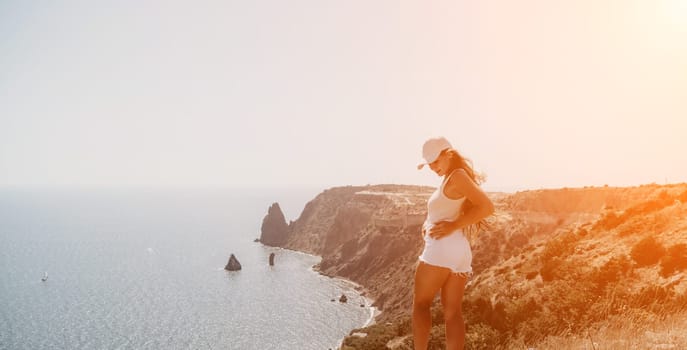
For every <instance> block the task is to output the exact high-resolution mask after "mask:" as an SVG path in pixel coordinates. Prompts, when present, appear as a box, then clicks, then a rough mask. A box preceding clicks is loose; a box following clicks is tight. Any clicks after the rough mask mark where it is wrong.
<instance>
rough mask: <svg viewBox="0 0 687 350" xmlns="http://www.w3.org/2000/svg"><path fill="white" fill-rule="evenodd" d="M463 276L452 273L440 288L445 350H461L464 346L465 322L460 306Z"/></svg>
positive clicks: (463, 288) (463, 286) (463, 290)
mask: <svg viewBox="0 0 687 350" xmlns="http://www.w3.org/2000/svg"><path fill="white" fill-rule="evenodd" d="M466 281H467V278H466V277H465V276H461V275H457V274H455V273H452V274H450V275H449V277H448V278H447V279H446V283H444V285H443V286H442V287H441V304H442V305H443V306H444V322H445V323H446V350H462V349H463V347H464V346H465V322H464V321H463V312H462V307H461V304H462V302H463V293H464V292H465V282H466Z"/></svg>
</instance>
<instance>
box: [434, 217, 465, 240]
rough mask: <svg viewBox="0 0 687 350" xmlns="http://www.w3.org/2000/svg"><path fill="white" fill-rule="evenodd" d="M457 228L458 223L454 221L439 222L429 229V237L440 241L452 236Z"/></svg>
mask: <svg viewBox="0 0 687 350" xmlns="http://www.w3.org/2000/svg"><path fill="white" fill-rule="evenodd" d="M457 228H458V227H457V225H456V223H455V222H453V221H439V222H437V223H436V224H434V226H432V228H431V229H429V236H430V237H432V238H434V239H440V238H442V237H445V236H447V235H449V234H451V233H452V232H453V231H455V230H456V229H457Z"/></svg>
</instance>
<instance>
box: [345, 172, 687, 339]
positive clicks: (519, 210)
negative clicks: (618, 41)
mask: <svg viewBox="0 0 687 350" xmlns="http://www.w3.org/2000/svg"><path fill="white" fill-rule="evenodd" d="M496 204H497V208H498V213H497V216H496V217H495V218H494V219H493V220H492V226H491V228H490V229H489V230H488V231H487V232H484V233H483V234H482V235H481V237H480V238H479V240H478V242H476V244H475V257H476V259H475V270H476V272H477V274H476V276H475V277H474V278H473V280H472V281H471V282H470V284H469V286H468V288H467V291H466V297H465V300H464V304H463V309H464V314H465V318H466V321H467V324H468V334H467V342H468V344H467V348H469V349H497V348H504V349H511V348H525V347H535V348H538V349H549V348H563V349H565V348H566V346H567V348H573V347H574V348H589V349H592V348H603V349H609V348H614V346H615V348H627V347H631V345H628V344H637V342H639V345H636V346H638V347H639V348H673V349H678V348H684V344H685V338H684V334H687V331H685V330H684V326H685V323H684V322H681V321H680V320H681V318H680V315H684V312H685V310H687V293H686V290H687V185H684V184H681V185H669V186H657V185H648V186H640V187H633V188H585V189H560V190H543V191H528V192H521V193H517V194H514V195H510V196H500V197H498V198H497V200H496ZM408 234H410V235H412V232H410V233H408ZM406 237H407V236H406ZM404 247H405V246H404ZM401 248H403V247H401ZM404 249H410V250H411V252H408V253H406V254H405V255H408V256H410V255H412V254H414V253H416V251H415V250H414V249H417V247H415V246H412V245H411V246H409V247H405V248H404ZM401 255H404V254H401ZM412 260H413V259H403V260H398V261H403V262H404V263H405V265H407V266H399V265H398V264H396V265H395V266H384V265H378V267H377V268H378V271H376V272H375V273H376V274H382V275H384V274H385V273H386V274H389V272H398V271H402V272H403V273H399V274H398V275H393V274H391V275H388V276H387V278H386V280H385V283H384V286H385V288H387V289H388V290H392V291H394V293H397V294H400V295H402V296H403V297H402V299H401V301H399V302H397V303H396V304H394V305H393V306H394V308H393V310H392V311H395V312H391V313H389V314H390V315H393V317H386V318H382V322H379V323H378V324H376V325H373V326H371V327H367V328H365V329H359V330H355V332H357V333H366V334H367V336H365V337H360V336H350V337H347V338H346V339H345V340H344V345H343V349H385V348H395V349H410V348H411V347H410V344H411V342H412V339H410V336H409V334H410V317H409V313H410V308H409V305H410V300H409V299H410V298H411V293H409V289H410V288H412V280H411V279H410V274H411V273H412V264H413V261H412ZM398 261H397V262H398ZM406 270H407V271H406ZM377 283H379V282H377ZM363 284H364V283H363ZM364 285H365V284H364ZM376 288H377V289H379V288H381V287H380V286H379V285H376ZM378 292H379V291H378ZM382 293H383V291H382ZM399 309H400V310H399ZM386 312H387V311H385V313H386ZM442 317H443V316H442V315H441V310H440V308H439V307H438V305H437V307H435V308H434V321H435V322H434V323H435V326H434V328H433V330H432V335H433V337H432V346H431V347H430V348H431V349H442V348H443V344H442V342H441V339H442V337H443V327H442ZM680 327H683V328H680ZM628 335H633V336H632V337H629V336H628ZM629 341H630V342H635V343H628V342H629ZM632 346H635V345H632Z"/></svg>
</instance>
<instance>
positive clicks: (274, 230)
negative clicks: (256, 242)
mask: <svg viewBox="0 0 687 350" xmlns="http://www.w3.org/2000/svg"><path fill="white" fill-rule="evenodd" d="M260 231H261V233H260V242H262V243H263V244H265V245H269V246H280V245H282V244H284V242H285V241H286V238H287V235H288V232H289V226H288V225H287V224H286V218H284V213H283V212H282V211H281V208H280V207H279V203H274V204H272V205H271V206H270V208H269V209H268V210H267V216H265V218H264V219H263V220H262V228H261V229H260Z"/></svg>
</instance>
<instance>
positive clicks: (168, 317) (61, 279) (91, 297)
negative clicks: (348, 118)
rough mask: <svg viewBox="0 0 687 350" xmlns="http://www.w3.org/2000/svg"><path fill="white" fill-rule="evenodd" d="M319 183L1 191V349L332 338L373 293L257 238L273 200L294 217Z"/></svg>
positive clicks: (364, 317) (365, 317)
mask: <svg viewBox="0 0 687 350" xmlns="http://www.w3.org/2000/svg"><path fill="white" fill-rule="evenodd" d="M316 194H317V191H315V190H313V189H307V190H306V189H303V190H298V189H169V188H168V189H145V188H126V189H124V188H79V189H74V188H71V189H70V188H59V189H50V188H33V189H27V188H5V189H0V349H31V350H35V349H241V350H251V349H255V350H258V349H259V350H265V349H301V350H302V349H313V350H315V349H318V350H321V349H325V350H326V349H337V348H338V346H339V345H340V342H341V340H342V338H343V337H344V336H345V335H347V334H348V333H349V332H350V331H351V330H352V329H354V328H358V327H362V326H364V325H366V324H369V323H370V322H372V319H373V314H374V308H372V307H371V306H370V304H371V302H370V300H367V299H366V298H364V297H363V296H361V295H360V294H359V292H357V291H356V289H355V287H356V286H355V285H354V284H353V283H352V282H348V281H345V280H341V279H335V278H330V277H326V276H323V275H320V274H318V273H317V272H316V271H315V270H314V269H313V265H315V264H316V263H318V262H319V259H320V258H319V257H317V256H312V255H308V254H304V253H301V252H296V251H291V250H286V249H281V248H274V247H268V246H264V245H262V244H261V243H259V242H254V240H255V239H256V238H258V237H259V236H260V226H261V224H262V220H263V218H264V216H265V215H266V214H267V209H268V208H269V206H270V205H271V204H272V203H273V202H279V203H280V206H282V208H283V209H284V211H285V213H286V215H287V220H295V219H296V218H297V216H298V215H299V214H300V212H301V211H302V209H303V207H304V206H305V204H306V203H307V201H308V200H310V199H312V198H314V197H315V195H316ZM271 253H274V254H275V265H274V266H270V265H269V264H268V260H269V255H270V254H271ZM231 254H234V255H235V256H236V257H237V258H238V260H239V262H240V263H241V265H242V269H241V270H240V271H233V272H229V271H226V270H224V266H225V265H226V263H227V261H228V259H229V257H230V255H231ZM45 277H47V279H46V278H45ZM43 279H46V280H45V281H43ZM342 294H343V295H346V296H347V299H348V302H346V303H341V302H339V298H340V296H341V295H342Z"/></svg>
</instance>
